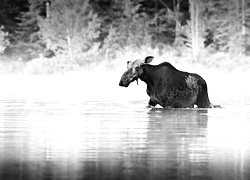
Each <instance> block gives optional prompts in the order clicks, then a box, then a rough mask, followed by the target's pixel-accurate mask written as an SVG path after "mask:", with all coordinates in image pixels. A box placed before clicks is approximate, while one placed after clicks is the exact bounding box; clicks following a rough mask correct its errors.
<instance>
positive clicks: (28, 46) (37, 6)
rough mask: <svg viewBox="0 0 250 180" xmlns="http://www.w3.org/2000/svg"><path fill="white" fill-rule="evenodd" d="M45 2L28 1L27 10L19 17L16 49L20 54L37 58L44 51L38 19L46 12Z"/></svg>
mask: <svg viewBox="0 0 250 180" xmlns="http://www.w3.org/2000/svg"><path fill="white" fill-rule="evenodd" d="M44 1H45V0H41V1H39V0H28V4H27V10H25V11H23V12H21V13H20V16H18V17H17V19H18V20H19V23H18V27H17V29H16V32H15V43H14V45H13V46H14V49H17V50H19V53H23V54H29V55H30V56H31V57H32V56H37V54H38V53H39V52H42V50H43V49H44V43H43V42H42V40H41V38H40V35H39V30H40V28H39V26H38V19H39V18H40V17H41V16H42V14H43V12H42V11H44Z"/></svg>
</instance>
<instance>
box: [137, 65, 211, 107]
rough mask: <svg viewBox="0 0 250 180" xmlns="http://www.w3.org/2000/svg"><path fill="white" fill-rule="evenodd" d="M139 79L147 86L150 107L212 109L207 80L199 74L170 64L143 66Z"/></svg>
mask: <svg viewBox="0 0 250 180" xmlns="http://www.w3.org/2000/svg"><path fill="white" fill-rule="evenodd" d="M141 68H142V71H143V73H142V74H141V75H140V76H139V79H141V80H142V81H144V82H145V83H146V84H147V94H148V95H149V96H150V100H149V106H156V105H157V104H159V105H161V106H162V107H164V108H167V107H170V108H192V107H194V105H195V104H196V105H197V106H198V107H199V108H211V107H213V105H212V104H211V103H210V101H209V98H208V92H207V84H206V82H205V80H204V79H203V78H202V77H201V76H199V75H198V74H193V73H188V72H183V71H179V70H177V69H176V68H175V67H174V66H172V65H171V64H170V63H168V62H164V63H161V64H159V65H156V66H153V65H150V64H143V65H141Z"/></svg>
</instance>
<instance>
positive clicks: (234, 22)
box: [206, 0, 250, 54]
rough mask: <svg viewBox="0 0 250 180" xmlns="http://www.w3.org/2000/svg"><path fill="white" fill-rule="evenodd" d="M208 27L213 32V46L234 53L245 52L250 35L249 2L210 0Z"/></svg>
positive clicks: (240, 0) (208, 5) (241, 0)
mask: <svg viewBox="0 0 250 180" xmlns="http://www.w3.org/2000/svg"><path fill="white" fill-rule="evenodd" d="M207 7H208V10H209V15H208V21H207V24H206V28H207V30H208V31H209V32H211V34H212V42H213V43H212V44H211V47H212V48H214V49H216V50H219V51H224V52H231V53H233V54H238V53H243V52H244V51H245V47H246V46H247V41H246V39H247V36H249V23H250V18H249V17H250V12H249V7H250V4H249V2H246V1H245V0H209V1H208V2H207Z"/></svg>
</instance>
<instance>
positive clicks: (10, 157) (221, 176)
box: [0, 76, 250, 180]
mask: <svg viewBox="0 0 250 180" xmlns="http://www.w3.org/2000/svg"><path fill="white" fill-rule="evenodd" d="M72 79H73V77H69V78H65V77H53V78H52V77H39V76H37V77H21V78H20V77H19V78H17V77H15V76H13V77H2V78H1V81H2V89H1V90H0V179H1V180H2V179H3V180H9V179H10V180H12V179H14V180H16V179H18V180H29V179H32V180H33V179H34V180H39V179H40V180H44V179H46V180H49V179H53V180H54V179H72V180H75V179H76V180H80V179H84V180H85V179H86V180H92V179H95V180H99V179H100V180H102V179H107V180H117V179H124V180H127V179H132V180H134V179H135V180H140V179H142V180H148V179H152V180H161V179H185V180H186V179H195V180H202V179H206V180H213V179H218V180H231V179H232V180H247V179H250V171H249V170H250V96H249V95H248V94H247V91H244V92H242V91H240V92H241V93H238V94H237V95H236V96H231V94H230V93H232V92H233V91H234V92H235V89H234V90H233V91H230V92H229V93H227V94H223V91H222V90H223V88H224V90H225V87H223V88H222V89H221V90H219V91H218V93H217V94H216V95H215V93H214V90H212V89H214V88H215V87H217V84H216V85H213V83H211V84H212V85H211V86H210V89H211V91H210V92H211V94H209V95H210V99H213V101H215V102H216V103H219V104H221V105H222V106H223V108H220V109H217V108H216V109H161V108H159V107H157V108H154V109H146V108H145V107H146V105H147V101H148V97H147V95H146V93H145V86H143V84H142V82H141V83H140V82H139V86H136V85H131V87H129V88H120V87H118V81H117V79H113V80H112V81H111V82H110V83H109V84H108V85H106V83H105V82H98V84H99V85H100V84H101V85H100V86H99V85H98V86H96V85H95V86H93V87H92V85H93V84H95V83H97V81H89V82H87V83H86V82H82V81H80V80H76V82H75V81H72ZM79 84H81V85H79ZM91 84H92V85H91ZM111 84H114V85H111ZM219 84H220V83H219ZM110 85H111V87H109V88H108V87H107V86H110ZM229 86H230V85H229ZM138 88H139V89H138ZM140 88H141V89H140ZM135 89H138V90H136V91H135ZM240 89H241V88H239V90H240ZM140 93H141V94H143V95H139V94H140Z"/></svg>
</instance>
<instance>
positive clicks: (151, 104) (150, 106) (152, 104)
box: [147, 99, 157, 108]
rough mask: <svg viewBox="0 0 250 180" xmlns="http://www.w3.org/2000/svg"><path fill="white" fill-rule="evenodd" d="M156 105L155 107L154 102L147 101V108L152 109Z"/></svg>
mask: <svg viewBox="0 0 250 180" xmlns="http://www.w3.org/2000/svg"><path fill="white" fill-rule="evenodd" d="M156 105H157V103H155V102H154V101H152V100H151V99H149V101H148V106H147V108H153V107H155V106H156Z"/></svg>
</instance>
